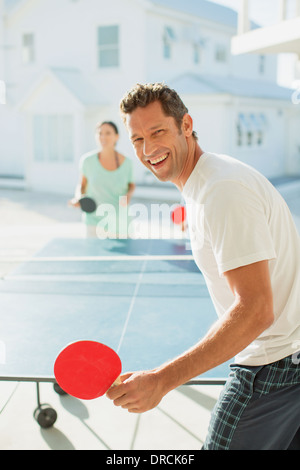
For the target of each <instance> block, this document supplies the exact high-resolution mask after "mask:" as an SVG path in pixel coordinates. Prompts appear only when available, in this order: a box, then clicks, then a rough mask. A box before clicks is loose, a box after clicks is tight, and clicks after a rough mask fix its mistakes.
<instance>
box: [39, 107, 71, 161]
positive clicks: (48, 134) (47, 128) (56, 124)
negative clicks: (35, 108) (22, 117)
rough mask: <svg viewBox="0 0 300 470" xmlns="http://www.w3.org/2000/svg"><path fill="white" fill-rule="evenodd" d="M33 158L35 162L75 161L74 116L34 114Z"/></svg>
mask: <svg viewBox="0 0 300 470" xmlns="http://www.w3.org/2000/svg"><path fill="white" fill-rule="evenodd" d="M33 159H34V161H35V162H45V163H46V162H47V163H58V162H59V163H70V162H73V161H74V116H73V115H72V114H36V115H34V116H33Z"/></svg>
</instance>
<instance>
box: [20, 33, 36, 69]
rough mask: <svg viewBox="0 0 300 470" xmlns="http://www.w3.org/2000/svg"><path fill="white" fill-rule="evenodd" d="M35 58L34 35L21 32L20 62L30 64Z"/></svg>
mask: <svg viewBox="0 0 300 470" xmlns="http://www.w3.org/2000/svg"><path fill="white" fill-rule="evenodd" d="M34 60H35V54H34V35H33V34H31V33H28V34H23V37H22V62H23V64H32V63H33V62H34Z"/></svg>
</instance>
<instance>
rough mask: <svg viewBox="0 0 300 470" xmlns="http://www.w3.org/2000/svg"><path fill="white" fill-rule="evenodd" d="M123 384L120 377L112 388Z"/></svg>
mask: <svg viewBox="0 0 300 470" xmlns="http://www.w3.org/2000/svg"><path fill="white" fill-rule="evenodd" d="M121 383H122V380H121V377H120V376H119V377H118V378H117V379H116V380H115V381H114V383H113V384H112V387H114V386H115V385H121Z"/></svg>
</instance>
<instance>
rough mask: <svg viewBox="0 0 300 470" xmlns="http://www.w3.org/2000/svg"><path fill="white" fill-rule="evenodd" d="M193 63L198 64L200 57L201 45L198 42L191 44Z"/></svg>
mask: <svg viewBox="0 0 300 470" xmlns="http://www.w3.org/2000/svg"><path fill="white" fill-rule="evenodd" d="M193 52H194V64H200V62H201V57H202V46H201V45H200V44H194V45H193Z"/></svg>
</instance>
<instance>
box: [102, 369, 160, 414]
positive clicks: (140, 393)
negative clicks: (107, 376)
mask: <svg viewBox="0 0 300 470" xmlns="http://www.w3.org/2000/svg"><path fill="white" fill-rule="evenodd" d="M121 380H122V384H121V385H117V386H114V387H111V388H110V389H109V390H108V392H107V393H106V396H107V397H108V398H109V399H110V400H113V402H114V405H116V406H121V407H122V408H125V409H127V410H128V411H129V412H130V413H144V412H145V411H149V410H151V409H152V408H155V407H156V406H157V405H158V404H159V403H160V401H161V399H162V398H163V396H164V395H165V393H163V392H162V388H161V386H160V380H159V377H158V375H157V374H156V373H155V371H146V372H134V373H128V374H123V375H121Z"/></svg>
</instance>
